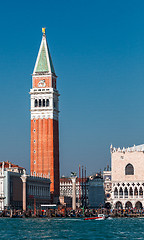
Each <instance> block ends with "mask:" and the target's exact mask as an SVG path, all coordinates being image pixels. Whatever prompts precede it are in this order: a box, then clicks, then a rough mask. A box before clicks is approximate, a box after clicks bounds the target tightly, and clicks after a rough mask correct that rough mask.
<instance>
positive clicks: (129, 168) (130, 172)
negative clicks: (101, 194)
mask: <svg viewBox="0 0 144 240" xmlns="http://www.w3.org/2000/svg"><path fill="white" fill-rule="evenodd" d="M125 175H134V167H133V165H132V164H130V163H129V164H127V165H126V167H125Z"/></svg>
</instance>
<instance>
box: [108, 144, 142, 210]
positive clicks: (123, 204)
mask: <svg viewBox="0 0 144 240" xmlns="http://www.w3.org/2000/svg"><path fill="white" fill-rule="evenodd" d="M110 152H111V177H112V181H111V183H112V197H111V202H110V203H111V205H112V207H113V208H137V209H141V208H144V144H142V145H139V146H135V145H134V146H133V147H128V148H122V149H121V148H115V147H113V146H111V147H110Z"/></svg>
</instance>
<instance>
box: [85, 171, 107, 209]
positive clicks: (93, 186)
mask: <svg viewBox="0 0 144 240" xmlns="http://www.w3.org/2000/svg"><path fill="white" fill-rule="evenodd" d="M88 189H89V191H88V201H89V207H90V208H98V207H102V206H104V185H103V177H102V175H101V174H96V175H92V176H90V177H89V188H88Z"/></svg>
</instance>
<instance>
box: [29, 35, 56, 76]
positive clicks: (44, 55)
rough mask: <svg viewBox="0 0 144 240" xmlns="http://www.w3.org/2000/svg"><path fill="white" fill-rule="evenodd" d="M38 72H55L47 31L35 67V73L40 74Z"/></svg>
mask: <svg viewBox="0 0 144 240" xmlns="http://www.w3.org/2000/svg"><path fill="white" fill-rule="evenodd" d="M38 73H41V74H42V73H54V74H55V70H54V66H53V63H52V59H51V55H50V51H49V48H48V44H47V40H46V35H45V31H44V32H43V37H42V41H41V45H40V49H39V53H38V56H37V60H36V64H35V68H34V72H33V74H38Z"/></svg>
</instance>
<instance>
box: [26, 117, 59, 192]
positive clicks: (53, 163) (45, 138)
mask: <svg viewBox="0 0 144 240" xmlns="http://www.w3.org/2000/svg"><path fill="white" fill-rule="evenodd" d="M34 129H35V132H34ZM34 139H35V141H36V142H35V143H34ZM34 150H35V151H36V152H35V153H34ZM34 160H35V161H36V164H34ZM34 171H35V172H36V174H38V175H39V176H40V175H41V173H42V174H46V175H48V174H49V173H50V179H51V188H50V191H51V192H52V193H54V195H59V129H58V121H56V120H53V119H50V118H49V119H37V120H35V122H34V120H31V173H32V174H33V172H34Z"/></svg>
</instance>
